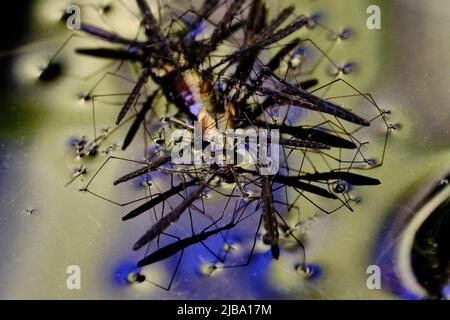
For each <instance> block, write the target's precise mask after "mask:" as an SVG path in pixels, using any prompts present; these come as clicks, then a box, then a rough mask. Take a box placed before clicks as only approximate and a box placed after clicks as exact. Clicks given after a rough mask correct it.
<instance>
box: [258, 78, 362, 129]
mask: <svg viewBox="0 0 450 320" xmlns="http://www.w3.org/2000/svg"><path fill="white" fill-rule="evenodd" d="M261 72H263V73H264V78H265V79H270V80H271V82H272V83H273V84H274V85H275V86H276V87H278V88H279V90H273V89H269V88H267V87H264V86H260V87H257V86H252V90H255V91H257V92H260V93H263V94H266V95H270V96H272V97H276V99H277V100H278V102H284V103H289V104H290V105H295V106H298V107H302V108H306V109H310V110H313V111H320V112H324V113H327V114H331V115H333V116H336V117H338V118H341V119H343V120H347V121H349V122H352V123H355V124H359V125H362V126H369V125H370V122H369V121H367V120H365V119H363V118H361V117H359V116H357V115H356V114H354V113H352V112H350V111H348V110H346V109H344V108H342V107H341V106H338V105H337V104H335V103H332V102H330V101H327V100H325V99H322V98H319V97H317V96H315V95H313V94H311V93H308V92H306V91H304V90H303V89H301V88H299V87H296V86H294V85H292V84H290V83H288V82H287V81H285V80H284V79H281V78H280V77H278V76H277V75H275V74H274V73H273V72H271V71H270V70H268V69H264V70H262V71H261Z"/></svg>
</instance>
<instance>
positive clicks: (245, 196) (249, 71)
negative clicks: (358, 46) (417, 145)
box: [43, 0, 394, 289]
mask: <svg viewBox="0 0 450 320" xmlns="http://www.w3.org/2000/svg"><path fill="white" fill-rule="evenodd" d="M150 4H151V5H152V6H150ZM184 6H185V7H186V6H188V9H187V10H186V8H184V9H183V10H180V9H178V8H175V7H170V6H162V7H161V6H158V4H157V3H153V2H150V1H146V0H136V1H135V8H134V9H136V12H138V13H137V14H136V13H134V11H132V12H133V14H132V17H131V19H137V20H138V22H139V23H138V28H137V30H136V33H135V37H134V38H131V37H126V36H122V35H121V34H120V32H119V31H120V30H118V31H117V32H116V31H113V30H108V29H105V28H102V27H99V26H96V25H94V24H88V23H82V25H81V29H80V30H79V31H77V33H76V34H74V35H72V36H71V37H72V38H73V37H75V36H80V35H81V36H83V37H86V36H87V37H88V38H95V39H99V40H102V41H103V42H105V46H104V47H98V46H96V47H78V48H76V50H75V51H76V54H77V55H80V56H85V57H90V58H92V59H98V60H107V61H111V63H112V64H114V65H115V66H117V65H118V67H117V68H115V71H113V72H110V71H108V72H106V73H105V74H104V76H102V77H101V78H100V80H99V81H98V82H97V83H96V84H95V85H94V86H93V87H92V88H90V89H89V90H88V91H87V93H84V94H80V98H81V99H83V100H84V101H86V102H91V103H92V115H93V117H92V118H93V126H94V139H93V140H88V139H87V138H82V139H79V140H77V141H74V142H73V146H74V148H75V149H76V154H77V156H78V157H79V158H81V157H83V156H85V155H92V156H96V155H98V154H97V153H98V152H97V150H100V149H98V148H99V147H100V145H102V144H103V143H107V142H108V141H110V139H111V137H113V136H114V138H115V139H120V141H121V142H117V143H113V144H110V146H114V147H113V148H109V147H107V148H106V149H104V150H107V151H108V152H106V151H105V152H103V153H100V154H106V155H108V158H107V159H106V160H105V161H104V162H103V164H102V165H101V166H100V168H99V169H98V170H97V171H95V172H94V173H93V174H92V175H91V177H90V179H89V181H88V183H87V184H86V185H85V186H84V187H83V188H82V189H81V190H82V191H84V192H87V193H89V194H92V195H94V196H97V197H99V198H102V199H104V200H106V201H109V202H111V203H113V204H116V205H119V206H121V207H125V206H129V205H135V204H138V205H137V206H136V207H135V208H134V209H132V210H131V211H128V212H127V213H126V214H125V215H124V216H123V218H122V220H123V221H129V220H131V219H140V218H141V217H142V215H150V216H151V217H152V218H153V221H152V224H151V225H150V226H149V227H148V229H147V231H146V232H145V233H143V234H142V235H140V236H139V237H136V241H135V243H134V245H133V248H132V249H133V250H135V251H137V250H141V249H142V248H147V249H146V252H145V256H144V257H143V258H142V259H141V260H140V261H139V262H138V267H139V268H144V267H146V266H149V265H152V264H154V263H157V262H160V261H164V260H165V259H169V258H170V257H172V256H174V255H177V254H179V257H178V260H177V261H178V262H177V263H176V266H175V268H174V272H173V276H172V277H171V279H170V282H169V284H168V285H167V286H166V287H164V286H161V285H158V284H156V283H155V282H154V281H150V282H151V283H153V284H156V285H158V286H160V287H164V288H165V289H169V288H170V287H171V285H172V283H173V280H174V278H175V274H176V272H177V270H179V266H180V263H181V259H182V257H183V253H184V250H186V249H188V248H190V247H194V246H196V245H202V246H203V247H205V248H206V250H207V251H208V253H209V254H210V255H211V256H212V257H213V260H214V262H213V267H212V268H210V270H217V269H225V268H231V267H239V266H247V265H249V264H250V263H251V259H252V256H253V254H254V252H255V247H256V243H257V242H258V241H259V239H260V238H262V242H263V243H264V244H265V245H268V246H270V252H271V256H272V257H273V258H274V259H281V257H282V255H283V254H287V253H285V252H283V244H282V243H283V241H282V240H283V239H282V238H288V239H290V240H292V241H293V242H295V245H296V247H297V248H298V249H299V250H298V251H299V252H301V254H300V255H299V256H298V257H299V258H298V259H299V264H298V266H299V268H300V269H301V270H303V272H304V273H305V274H306V273H308V274H309V272H310V270H312V268H310V267H309V266H308V265H307V264H306V258H305V248H304V246H303V244H302V241H301V238H302V237H303V236H304V235H303V234H302V233H301V232H299V231H298V230H296V228H294V227H292V225H293V224H294V225H298V221H296V222H294V223H292V219H293V218H292V217H293V213H292V212H294V211H296V212H297V214H294V215H296V216H297V218H298V219H301V217H300V215H306V212H308V210H309V211H311V212H312V214H315V213H316V212H314V211H315V210H321V211H324V212H326V213H332V212H335V211H336V210H338V209H340V208H342V207H346V208H348V209H349V210H353V209H352V203H355V202H356V200H355V199H357V198H358V197H357V196H356V195H355V194H354V190H353V188H352V186H374V185H379V184H380V181H379V180H377V179H376V178H373V177H369V176H367V175H365V174H360V173H356V172H358V171H359V172H362V171H364V170H368V169H373V168H375V167H378V166H381V165H382V163H383V159H384V154H385V151H386V144H387V138H388V135H389V132H390V131H391V130H392V129H393V128H394V127H392V126H390V125H389V124H388V122H387V115H388V112H387V111H384V110H382V109H380V108H379V107H378V105H377V104H376V102H375V100H374V99H373V97H372V96H371V95H370V94H367V93H363V92H361V91H359V90H358V89H356V88H355V87H354V86H353V85H351V84H350V83H349V82H348V81H347V80H345V79H344V76H346V75H348V74H350V73H351V71H352V68H351V65H349V64H344V67H340V66H339V65H338V64H337V63H336V62H334V61H333V59H332V58H331V57H330V56H329V53H330V52H331V49H332V45H330V46H329V48H328V49H327V50H323V49H321V48H320V47H319V46H318V45H317V44H316V43H315V41H314V40H313V39H312V38H311V37H308V36H305V37H303V35H305V34H307V35H309V32H313V31H314V30H315V29H322V30H325V31H327V32H331V31H330V30H331V29H330V28H328V27H325V26H323V25H322V24H321V22H320V19H319V17H318V16H317V15H313V16H306V15H296V14H295V8H294V6H289V7H287V8H285V9H283V10H281V11H280V12H279V13H278V14H275V15H273V16H272V17H270V16H271V11H269V4H268V3H267V2H265V1H263V0H253V1H245V0H228V1H218V0H212V1H209V0H208V1H207V0H205V1H203V2H202V3H201V4H200V5H199V6H198V7H197V6H194V5H189V4H188V3H186V4H184ZM156 13H157V14H156ZM218 16H219V17H220V18H218ZM332 33H333V37H330V38H331V40H330V41H337V39H340V40H343V41H345V40H346V39H348V38H349V37H351V33H350V32H349V31H348V30H347V29H346V30H344V31H342V32H334V31H333V32H332ZM69 41H70V39H69ZM308 50H309V51H314V52H315V55H316V56H317V57H318V58H316V59H313V57H309V56H308V54H306V52H307V51H308ZM311 56H313V55H312V54H311ZM310 60H311V61H310ZM313 60H316V61H313ZM323 63H328V64H331V65H332V66H334V67H335V69H338V70H339V72H337V73H333V74H332V78H331V79H330V81H328V83H327V82H324V83H322V82H321V81H323V80H319V79H318V78H315V77H314V71H315V70H316V69H317V68H318V66H320V65H321V64H323ZM125 65H126V66H128V67H129V69H131V70H132V71H131V72H130V71H129V70H128V74H127V76H125V75H123V74H121V73H120V71H121V70H122V69H123V68H124V66H125ZM44 72H45V71H43V73H44ZM130 74H131V76H130ZM107 77H115V78H117V79H120V80H121V81H125V82H127V84H128V86H127V88H128V87H129V86H130V83H131V87H129V90H128V91H127V92H125V93H124V92H118V93H111V94H100V93H97V92H96V91H97V90H98V87H99V85H100V84H101V83H102V81H104V80H105V79H106V78H107ZM44 78H45V77H44ZM336 92H340V93H339V94H338V93H336ZM342 92H345V93H342ZM107 97H110V98H111V97H114V98H119V99H122V100H121V101H120V102H118V103H117V102H114V103H113V102H107V104H108V105H109V106H110V107H114V108H115V110H116V112H115V118H114V119H113V123H112V124H110V127H109V128H110V129H108V130H104V131H102V132H101V133H100V135H99V134H97V131H96V121H97V120H96V119H97V118H96V117H97V116H98V111H97V107H98V104H99V102H100V101H102V99H105V98H107ZM356 100H357V103H355V101H356ZM341 101H347V102H349V101H351V102H353V107H354V108H352V110H350V108H348V107H347V106H344V105H343V104H341V103H340V102H341ZM103 102H104V101H103ZM349 103H350V102H349ZM369 127H374V129H373V130H374V131H376V132H377V135H379V136H381V139H378V140H381V143H382V145H383V146H382V147H381V148H378V150H379V151H380V153H381V156H380V157H379V158H378V159H377V161H378V162H376V161H375V160H374V159H373V158H371V157H368V156H367V152H368V150H367V149H368V139H369V138H370V134H368V133H367V132H368V131H367V130H368V128H369ZM196 128H200V135H195V132H196ZM141 129H142V130H141ZM249 129H251V130H253V132H255V133H256V134H259V133H261V132H277V133H278V135H279V137H278V139H272V138H270V139H268V140H266V141H264V140H263V139H261V138H260V137H259V136H258V137H256V138H255V137H250V136H245V137H244V139H240V136H239V135H235V136H233V137H232V139H230V141H228V140H227V142H228V143H225V144H224V146H223V147H221V148H218V149H214V148H212V146H213V145H214V144H213V140H211V139H209V140H208V138H207V139H205V137H208V136H209V137H210V136H214V137H215V138H218V139H219V140H221V139H224V137H226V135H227V133H228V132H229V131H230V130H236V131H237V130H249ZM177 130H184V131H183V132H184V134H183V135H182V136H181V137H180V139H181V140H183V142H184V145H185V146H188V147H189V146H191V145H198V144H199V145H200V146H201V147H202V149H201V150H210V151H212V152H211V155H212V154H213V153H214V157H215V158H222V159H225V160H228V158H229V157H230V153H229V151H230V150H231V154H232V155H233V156H235V155H237V154H239V153H240V152H248V151H249V150H250V149H251V148H252V147H251V140H252V139H253V138H254V139H256V140H254V141H256V145H257V147H258V148H261V147H262V148H263V149H270V150H271V151H270V152H271V156H276V157H277V159H279V161H278V164H279V167H278V168H277V171H276V172H271V173H270V174H266V173H265V172H264V169H265V160H266V159H262V158H261V156H260V153H259V152H257V153H254V154H253V155H256V157H255V158H254V159H253V160H254V161H253V162H252V163H250V164H242V163H237V162H234V161H231V162H229V161H223V162H220V161H219V162H208V161H201V162H198V163H181V164H180V163H177V162H176V161H174V160H175V159H174V157H173V156H174V149H175V147H176V145H177V143H178V142H180V141H175V140H174V139H171V137H173V135H172V134H173V133H174V132H175V131H177ZM141 131H143V138H142V137H139V133H140V132H141ZM197 132H198V131H197ZM239 132H242V131H239ZM193 133H194V134H193ZM120 134H121V135H120ZM268 136H271V135H270V134H269V135H268ZM186 140H187V141H186ZM274 146H276V147H277V148H272V147H274ZM118 147H120V148H121V149H122V151H127V152H130V153H131V152H133V151H129V150H131V149H133V150H136V149H140V150H142V149H143V150H144V157H143V158H144V159H143V160H133V159H132V158H133V157H132V156H131V157H119V156H115V155H109V153H111V152H112V153H113V152H116V149H117V148H118ZM208 147H209V149H208ZM203 148H206V149H203ZM149 150H151V151H150V152H149ZM273 150H276V151H273ZM180 152H181V153H183V152H190V151H188V150H185V149H182V150H181V151H180ZM266 155H267V154H266ZM200 159H203V160H204V159H205V155H204V154H200ZM113 162H115V163H117V162H120V163H122V164H123V163H126V164H128V165H129V166H133V168H129V166H128V167H127V168H128V169H127V170H125V172H123V174H122V175H117V176H114V177H110V178H111V179H110V180H111V185H114V186H116V187H121V186H122V187H123V186H129V183H130V182H132V181H137V180H139V181H140V182H142V181H145V183H144V184H142V183H140V185H144V186H145V193H146V194H145V196H143V197H140V198H137V199H136V198H135V199H134V200H131V201H116V200H114V199H110V198H109V197H108V195H105V194H103V193H101V191H100V192H99V191H97V188H98V187H99V186H98V184H97V179H98V178H99V177H100V176H101V175H104V172H105V171H104V170H106V168H107V167H108V166H109V165H111V163H113ZM83 168H84V167H83ZM86 171H87V170H86V169H84V172H83V174H84V173H86ZM80 174H81V173H80ZM77 177H78V176H77ZM77 177H75V176H74V178H73V179H72V181H73V180H75V179H76V178H77ZM72 181H71V182H72ZM100 188H101V187H100ZM321 199H322V200H321ZM327 202H331V203H333V207H331V208H329V207H327V208H324V207H322V203H327ZM211 203H216V205H215V206H214V205H211ZM336 204H337V206H336ZM299 207H301V209H298V208H299ZM219 208H221V209H219ZM295 208H297V209H298V210H295ZM299 212H300V213H299ZM306 218H307V216H304V219H306ZM244 225H246V227H244ZM182 226H185V228H183V227H182ZM261 226H262V228H263V229H264V231H263V233H264V234H263V236H262V237H260V229H261ZM177 227H179V228H181V229H182V233H184V235H183V236H179V235H176V228H177ZM245 228H247V229H250V230H252V231H253V233H252V235H251V236H250V237H249V242H250V243H251V244H250V245H249V246H247V249H248V251H249V254H248V256H247V258H244V259H240V260H239V261H237V262H236V263H228V262H227V261H229V259H231V258H232V256H233V253H232V250H231V251H230V248H233V245H232V243H231V241H230V240H229V239H230V238H231V236H230V234H231V233H232V232H233V231H234V230H238V229H245ZM186 230H189V233H190V235H188V236H185V233H186ZM217 237H220V238H221V239H222V241H223V244H224V246H223V247H226V248H228V249H227V250H225V249H224V248H223V247H222V248H216V250H214V249H211V248H209V246H208V244H207V242H208V239H212V238H217ZM151 248H153V249H151ZM149 252H150V253H149ZM230 256H231V258H230ZM139 279H141V280H142V281H144V280H143V279H144V277H143V276H140V277H139ZM142 281H139V282H142Z"/></svg>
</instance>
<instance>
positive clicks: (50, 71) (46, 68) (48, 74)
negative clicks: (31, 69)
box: [39, 62, 62, 82]
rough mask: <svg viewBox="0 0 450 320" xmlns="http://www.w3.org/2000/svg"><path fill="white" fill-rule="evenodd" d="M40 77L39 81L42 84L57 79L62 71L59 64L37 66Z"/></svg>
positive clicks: (50, 63)
mask: <svg viewBox="0 0 450 320" xmlns="http://www.w3.org/2000/svg"><path fill="white" fill-rule="evenodd" d="M39 70H40V72H41V73H40V75H39V80H41V81H43V82H48V81H51V80H54V79H55V78H57V77H58V76H59V75H60V74H61V71H62V66H61V64H59V63H57V62H49V63H48V64H46V65H41V66H39Z"/></svg>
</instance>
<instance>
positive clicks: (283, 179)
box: [236, 167, 337, 199]
mask: <svg viewBox="0 0 450 320" xmlns="http://www.w3.org/2000/svg"><path fill="white" fill-rule="evenodd" d="M236 171H238V172H240V173H249V174H252V175H255V176H259V173H258V172H256V171H252V170H248V169H243V168H240V167H237V168H236ZM272 181H273V182H277V183H280V184H283V185H285V186H289V187H293V188H297V189H301V190H303V191H306V192H309V193H313V194H316V195H318V196H321V197H325V198H328V199H337V197H336V196H335V195H334V194H332V193H330V192H328V190H326V189H323V188H321V187H318V186H315V185H313V184H310V183H304V182H301V181H299V177H290V176H283V175H280V174H276V175H274V176H272Z"/></svg>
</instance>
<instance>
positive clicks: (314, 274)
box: [295, 264, 321, 280]
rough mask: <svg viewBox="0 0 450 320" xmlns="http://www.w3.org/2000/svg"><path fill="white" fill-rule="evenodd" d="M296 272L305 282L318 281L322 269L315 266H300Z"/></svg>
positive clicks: (296, 268)
mask: <svg viewBox="0 0 450 320" xmlns="http://www.w3.org/2000/svg"><path fill="white" fill-rule="evenodd" d="M295 271H296V272H297V274H298V275H299V276H300V277H301V278H302V279H304V280H314V279H317V278H318V277H319V276H320V274H321V270H320V267H319V266H318V265H315V264H298V265H296V266H295Z"/></svg>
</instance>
